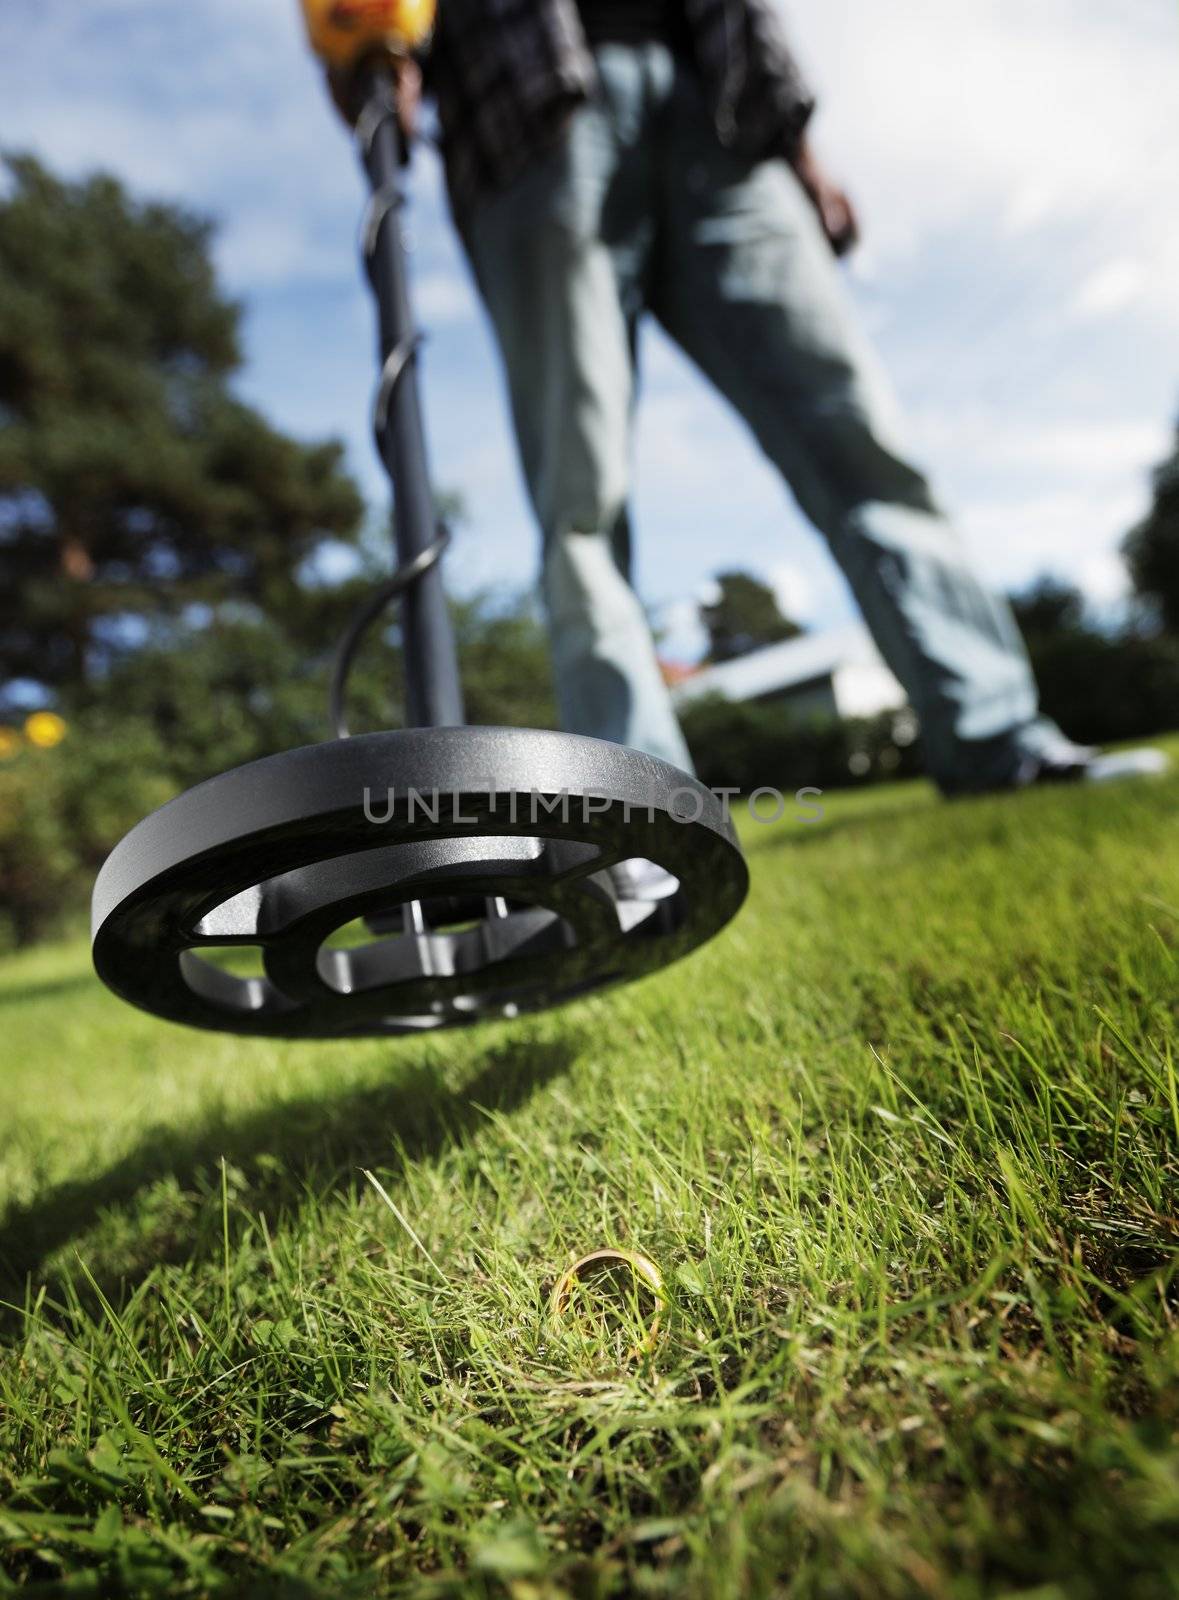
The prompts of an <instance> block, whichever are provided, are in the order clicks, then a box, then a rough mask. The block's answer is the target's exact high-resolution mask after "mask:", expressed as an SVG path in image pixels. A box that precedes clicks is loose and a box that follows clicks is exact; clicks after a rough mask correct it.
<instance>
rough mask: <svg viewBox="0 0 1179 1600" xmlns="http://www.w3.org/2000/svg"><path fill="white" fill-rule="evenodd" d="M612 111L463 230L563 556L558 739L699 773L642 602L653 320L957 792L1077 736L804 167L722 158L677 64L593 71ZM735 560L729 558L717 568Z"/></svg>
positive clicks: (580, 118)
mask: <svg viewBox="0 0 1179 1600" xmlns="http://www.w3.org/2000/svg"><path fill="white" fill-rule="evenodd" d="M597 59H598V67H599V76H600V85H599V90H598V93H597V95H596V96H595V97H594V99H593V100H592V101H591V102H590V103H589V104H587V105H585V106H583V107H581V108H579V109H578V110H577V111H576V112H575V114H574V115H573V117H572V120H571V123H570V126H569V129H568V132H567V135H566V137H565V138H564V139H563V140H562V141H561V142H560V143H559V144H558V145H557V146H556V147H555V148H553V149H551V150H550V151H548V152H546V154H545V155H544V156H542V157H541V158H539V159H538V160H537V161H536V162H534V163H533V164H532V166H531V167H530V168H529V169H528V170H527V171H526V173H525V174H524V176H523V177H522V178H521V179H519V180H518V181H517V182H516V183H515V184H513V185H512V186H511V187H510V188H509V189H507V190H504V191H499V192H495V193H492V194H489V195H486V196H484V197H482V198H481V199H480V200H479V201H478V202H477V203H476V204H475V205H474V206H473V207H472V208H470V209H469V210H468V211H467V212H465V213H464V214H460V215H457V216H456V222H457V225H458V229H459V233H460V235H461V237H462V239H463V242H464V245H465V247H466V250H467V254H468V256H469V258H470V261H471V265H472V269H473V271H474V274H475V279H476V282H477V284H478V286H479V291H480V293H481V295H482V297H483V300H484V302H485V304H486V306H487V309H488V312H489V314H490V316H491V320H492V322H493V324H494V327H495V331H496V334H497V337H498V341H499V345H500V349H501V351H502V354H503V359H504V365H505V368H506V373H507V380H508V387H509V391H510V396H511V405H512V412H513V417H514V422H515V429H516V436H517V440H518V443H519V449H520V456H521V460H522V464H523V469H524V476H525V479H526V481H527V485H528V490H529V493H530V495H531V499H532V504H533V506H534V507H535V511H536V515H537V518H538V520H539V523H540V527H541V530H542V534H543V566H542V579H541V584H542V593H543V598H544V603H545V608H546V613H547V617H548V622H549V629H550V635H551V640H552V652H553V664H554V672H555V677H556V685H557V696H558V703H559V707H560V714H561V719H562V723H563V725H564V726H565V727H566V728H567V729H569V730H570V731H572V732H577V733H588V734H593V735H595V736H597V737H599V738H604V739H612V740H616V741H618V742H620V743H622V744H629V745H633V746H636V747H638V748H639V749H642V750H646V751H648V752H650V753H651V754H653V755H657V756H662V757H663V758H664V759H665V760H668V761H671V762H672V763H674V764H675V765H677V766H680V767H683V768H685V769H688V770H690V758H689V756H688V752H687V749H686V747H685V744H684V739H683V735H682V734H681V732H680V728H679V725H678V723H677V721H676V717H675V713H674V711H673V709H672V705H671V701H670V698H669V696H668V693H667V690H666V688H665V687H664V685H663V682H662V679H661V676H660V672H659V668H658V665H657V663H656V659H655V648H654V643H653V641H652V638H651V633H650V629H649V627H648V624H647V620H646V617H645V615H644V612H643V609H642V607H641V605H640V603H639V600H638V598H637V596H636V595H635V592H634V590H633V589H632V588H631V585H630V582H629V554H630V550H629V546H630V539H629V527H628V523H627V511H626V503H627V492H628V477H629V454H630V451H629V445H630V440H629V434H630V419H631V409H632V404H633V401H634V389H635V375H634V351H635V335H636V329H637V325H638V319H639V317H640V315H641V313H642V312H644V311H650V312H651V313H652V314H653V315H654V316H656V317H657V318H658V319H659V321H660V323H661V324H662V325H663V327H664V328H665V329H666V331H667V333H668V334H669V335H670V336H671V338H672V339H673V340H675V342H676V343H677V344H678V345H679V346H680V347H681V349H683V350H684V351H685V352H686V353H687V355H688V356H689V357H690V358H691V359H692V360H693V361H694V362H695V363H696V365H697V366H698V367H699V368H700V370H701V371H702V372H703V373H704V374H705V375H706V376H707V377H708V378H709V379H711V381H712V382H713V383H714V384H715V385H716V387H717V388H718V389H719V390H720V392H721V393H722V394H723V395H725V396H726V397H727V398H728V399H729V400H730V401H731V402H732V404H733V405H734V406H735V408H736V409H737V411H738V412H739V413H740V414H741V415H742V416H743V417H744V419H745V421H746V422H747V423H748V424H749V426H750V427H751V428H752V430H753V432H754V434H755V436H756V438H757V439H758V441H759V443H760V444H761V446H762V449H763V450H764V451H765V453H766V455H767V456H768V457H769V458H770V460H771V461H772V462H774V464H775V465H776V466H777V467H778V468H779V470H780V471H781V473H782V475H783V477H784V478H785V479H786V482H787V483H788V484H789V486H790V488H791V489H792V491H793V493H794V495H795V497H796V499H797V500H798V502H799V504H800V506H801V507H802V509H803V510H804V512H805V513H806V515H807V516H808V517H809V518H810V520H811V521H812V522H813V523H814V524H815V526H816V527H817V528H818V529H820V530H821V532H822V533H823V534H824V535H825V536H826V538H827V540H828V542H829V544H830V547H831V551H832V554H833V555H834V557H835V559H836V561H837V562H838V563H839V565H840V567H841V568H842V569H843V572H844V574H845V575H846V577H847V580H848V582H849V584H850V585H851V588H852V591H853V593H854V594H855V597H856V600H857V602H858V604H859V606H860V608H861V610H862V612H863V615H864V618H865V621H866V622H867V624H868V626H869V628H870V629H871V631H872V634H873V636H874V638H875V640H876V643H877V645H878V647H879V649H880V652H881V654H882V655H883V657H884V659H885V660H886V661H887V662H888V664H889V666H890V667H891V669H892V671H893V672H894V673H895V675H896V677H897V678H898V679H899V680H900V682H901V683H902V684H903V686H904V688H905V690H906V692H907V694H908V696H909V699H910V701H911V703H912V705H913V707H914V709H915V710H916V712H917V713H918V715H919V717H920V719H921V726H922V732H923V737H924V742H925V748H926V752H927V760H928V764H929V767H930V770H931V772H932V774H933V776H934V777H935V778H936V779H937V781H938V782H939V783H940V784H941V785H942V787H943V788H945V789H947V790H950V791H960V790H967V789H976V788H986V787H990V786H993V785H998V784H1002V783H1004V782H1006V781H1008V780H1009V779H1010V778H1011V777H1012V776H1013V774H1014V773H1015V771H1016V770H1017V769H1018V768H1019V767H1020V765H1021V763H1022V762H1023V760H1024V758H1026V756H1027V755H1029V754H1034V753H1035V752H1036V751H1037V750H1040V749H1043V748H1045V747H1047V746H1051V745H1052V744H1053V743H1054V742H1056V741H1058V740H1060V739H1061V737H1062V736H1061V735H1060V734H1059V731H1058V730H1057V729H1056V728H1055V727H1054V725H1053V724H1051V723H1047V722H1045V721H1043V720H1042V719H1038V718H1037V701H1036V687H1035V683H1034V681H1033V679H1032V674H1031V670H1030V667H1029V664H1028V660H1027V656H1026V654H1025V651H1024V648H1023V644H1022V642H1021V640H1020V636H1019V633H1018V630H1017V628H1016V625H1015V622H1014V620H1013V618H1012V616H1011V613H1010V611H1009V609H1008V607H1007V605H1006V604H1005V603H1004V602H1003V601H1002V600H1000V599H999V598H997V597H996V596H993V595H991V594H989V593H988V592H987V591H986V590H985V589H984V588H983V587H982V586H981V585H980V584H979V583H978V581H977V580H976V578H975V577H974V576H973V575H972V573H971V571H970V569H969V567H968V566H967V564H966V560H965V557H964V554H963V551H962V548H961V545H960V543H959V540H958V537H957V535H956V533H955V530H954V529H953V527H952V526H951V525H950V523H949V522H948V521H947V520H946V518H945V516H944V515H943V513H942V512H941V510H940V509H939V508H938V506H937V504H936V502H935V500H934V498H933V496H932V494H931V491H930V488H929V485H928V483H927V482H926V480H925V478H924V477H923V476H922V474H921V472H920V471H919V470H918V469H917V468H916V467H914V466H913V465H912V464H911V463H910V462H909V461H908V460H907V458H906V457H905V455H904V454H903V452H902V449H901V447H900V445H899V443H898V440H897V437H896V434H897V420H896V415H895V406H894V402H893V398H892V395H891V392H890V390H889V386H888V383H887V381H886V379H885V377H884V374H883V373H882V371H881V369H880V367H879V365H878V363H877V360H876V358H875V356H874V353H873V351H872V350H871V348H870V347H869V345H868V343H867V342H866V340H865V339H864V337H863V336H862V334H861V332H860V330H859V328H858V326H857V324H856V321H855V319H854V317H853V315H852V312H851V308H850V306H849V304H848V302H847V300H846V299H845V297H844V293H843V289H842V284H841V282H840V279H839V275H838V272H837V270H836V267H835V263H834V259H833V257H832V254H831V251H830V248H829V246H828V245H827V243H826V241H825V239H824V238H823V236H822V233H821V231H820V229H819V225H818V222H817V219H816V217H815V214H814V210H813V208H812V206H811V205H810V203H809V201H808V200H807V198H806V196H805V195H804V193H803V192H802V189H801V188H800V186H799V184H798V182H797V180H796V179H795V177H794V174H793V172H792V171H791V169H790V167H789V166H788V165H787V163H786V162H785V161H782V160H766V161H758V162H751V161H749V160H748V159H747V158H744V157H742V156H740V155H738V154H736V153H734V152H732V151H730V150H727V149H725V148H724V147H722V146H721V144H720V143H719V141H718V140H717V138H716V135H715V133H714V131H713V128H712V124H711V122H710V119H709V117H708V114H707V111H706V110H705V107H704V104H703V100H702V98H701V95H700V92H699V90H698V88H697V85H696V81H695V78H694V76H693V74H692V73H691V72H690V71H689V70H688V69H686V68H684V67H683V66H680V65H677V63H676V62H675V61H674V59H673V58H672V56H671V54H670V52H669V51H667V50H666V49H665V48H664V47H662V46H661V45H657V44H651V45H645V46H641V47H632V46H622V45H607V46H604V47H602V48H601V49H599V51H598V53H597ZM721 556H722V552H721V551H720V550H719V549H718V557H721Z"/></svg>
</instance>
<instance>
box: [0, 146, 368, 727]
mask: <svg viewBox="0 0 1179 1600" xmlns="http://www.w3.org/2000/svg"><path fill="white" fill-rule="evenodd" d="M5 167H6V168H7V184H6V187H5V189H4V190H3V191H2V195H3V197H2V198H0V697H2V696H3V692H4V685H5V684H10V683H11V682H12V680H14V679H18V678H28V679H32V680H34V681H35V682H37V683H39V684H41V685H44V686H45V687H46V688H47V689H48V690H50V691H57V692H64V693H65V694H66V695H67V697H68V696H69V694H70V692H71V691H74V690H77V689H79V688H82V687H84V686H85V685H86V684H87V683H88V682H90V681H92V680H93V679H95V678H96V677H101V676H102V675H103V674H104V672H105V671H106V670H107V668H109V667H110V666H111V665H112V664H114V663H115V662H117V661H118V660H119V659H121V658H122V657H125V656H126V654H127V653H128V652H129V651H130V650H132V649H133V648H135V647H136V646H138V645H140V644H142V643H143V642H144V641H145V640H146V639H153V640H156V641H158V640H160V639H161V638H163V637H166V636H167V634H168V631H169V629H170V628H173V627H174V626H175V624H176V623H177V621H178V620H179V619H181V618H183V617H184V616H185V615H189V616H191V615H192V608H193V607H194V605H200V604H204V605H210V606H215V605H217V604H219V603H220V602H223V601H225V600H226V599H228V598H230V597H232V598H233V599H234V600H235V601H238V602H244V603H246V604H247V605H252V606H254V607H257V608H260V609H262V610H264V611H265V612H266V613H267V614H269V615H270V616H271V617H275V618H278V619H282V618H283V617H284V615H286V614H288V613H290V614H292V615H300V614H302V613H304V612H305V610H306V597H305V596H300V593H299V590H298V583H297V573H298V571H299V568H300V565H301V563H302V562H304V561H305V560H306V559H307V558H308V557H309V556H310V555H311V554H312V552H313V551H314V550H315V549H316V548H317V546H319V545H320V544H321V543H322V542H323V541H324V540H326V539H337V540H338V539H343V540H353V539H355V537H356V536H357V534H358V531H359V527H360V522H361V517H362V511H363V507H362V504H361V501H360V497H359V495H358V493H357V490H356V488H355V486H354V484H353V483H352V481H351V479H350V478H349V477H348V476H347V475H346V473H345V472H344V470H343V467H342V464H341V458H342V449H341V446H340V445H339V444H338V443H335V442H327V443H318V444H311V445H307V444H303V443H300V442H297V441H295V440H293V439H290V438H287V437H286V436H285V435H283V434H282V433H280V432H278V431H277V430H276V429H275V428H273V427H272V426H271V425H270V424H269V423H268V422H267V421H266V420H265V419H264V418H263V417H262V416H260V415H259V414H258V412H256V411H254V410H252V409H251V408H250V407H249V406H247V405H245V404H244V403H243V402H242V401H241V400H240V399H238V398H237V397H236V396H235V394H234V393H233V390H232V386H231V385H232V379H233V377H234V374H235V373H236V372H237V370H238V369H239V367H240V365H241V352H240V345H239V340H238V324H239V318H240V312H239V308H238V307H237V306H236V305H235V304H234V303H233V302H232V301H230V300H229V299H228V298H226V296H225V295H224V293H223V292H222V291H221V290H220V289H219V287H218V285H217V282H216V278H215V274H214V270H213V266H212V263H211V260H210V255H209V244H210V226H209V224H208V223H207V222H205V221H203V220H201V219H199V218H196V217H193V216H190V215H188V214H187V213H185V212H184V211H182V210H179V209H177V208H176V207H174V206H170V205H161V204H144V203H140V202H138V201H135V200H133V199H132V198H130V197H129V196H128V195H127V194H126V192H125V191H124V190H123V188H122V187H121V186H120V184H119V183H118V182H117V181H115V180H114V179H112V178H109V177H103V176H97V177H92V178H89V179H86V180H84V181H81V182H78V183H65V182H62V181H60V180H59V179H57V178H55V177H54V176H52V175H51V174H50V173H49V172H48V171H46V169H45V168H44V167H42V166H41V165H40V164H39V163H38V162H36V161H35V160H32V159H30V158H27V157H23V158H10V159H8V160H7V161H6V162H5Z"/></svg>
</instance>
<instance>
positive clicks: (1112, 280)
mask: <svg viewBox="0 0 1179 1600" xmlns="http://www.w3.org/2000/svg"><path fill="white" fill-rule="evenodd" d="M1149 284H1150V276H1149V274H1148V272H1147V270H1146V267H1145V266H1144V265H1143V263H1142V262H1141V261H1137V260H1135V259H1134V258H1133V257H1132V256H1119V257H1118V258H1117V259H1116V260H1114V261H1107V262H1105V264H1104V265H1103V266H1100V267H1097V268H1095V270H1094V271H1093V272H1091V273H1090V274H1089V276H1088V277H1087V278H1085V279H1084V280H1083V281H1082V282H1081V284H1080V285H1079V286H1078V288H1077V292H1076V294H1075V295H1074V297H1073V300H1072V304H1071V305H1070V307H1069V309H1070V311H1071V312H1072V313H1073V315H1074V316H1076V317H1080V318H1082V319H1085V318H1089V317H1108V316H1110V315H1111V314H1112V313H1113V312H1115V311H1124V310H1125V308H1126V307H1127V306H1129V305H1133V303H1134V301H1135V300H1138V299H1141V297H1142V296H1143V294H1144V293H1145V292H1146V290H1147V288H1148V287H1149Z"/></svg>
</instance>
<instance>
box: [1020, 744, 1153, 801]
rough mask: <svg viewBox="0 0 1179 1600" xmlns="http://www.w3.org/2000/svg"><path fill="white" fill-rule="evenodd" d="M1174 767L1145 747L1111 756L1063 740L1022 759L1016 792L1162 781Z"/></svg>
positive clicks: (1121, 751)
mask: <svg viewBox="0 0 1179 1600" xmlns="http://www.w3.org/2000/svg"><path fill="white" fill-rule="evenodd" d="M1170 765H1171V761H1170V757H1169V756H1168V755H1167V754H1166V752H1165V751H1163V750H1153V749H1151V748H1150V747H1149V746H1143V747H1142V748H1141V749H1137V750H1115V751H1112V752H1111V753H1110V754H1108V755H1102V754H1101V753H1100V751H1097V750H1092V749H1089V748H1088V747H1087V746H1085V745H1079V744H1071V743H1070V742H1069V741H1068V740H1062V741H1061V743H1060V745H1059V746H1056V745H1054V746H1053V747H1052V748H1051V749H1049V750H1048V751H1046V752H1045V753H1044V754H1042V755H1027V756H1025V757H1024V758H1023V760H1022V762H1021V763H1020V766H1019V768H1018V769H1017V771H1016V774H1015V777H1014V779H1013V780H1012V783H1011V787H1012V788H1013V789H1027V788H1030V787H1031V785H1032V784H1035V783H1116V782H1118V781H1119V780H1120V779H1122V778H1157V777H1161V776H1162V774H1163V773H1164V772H1166V771H1167V770H1168V769H1169V767H1170Z"/></svg>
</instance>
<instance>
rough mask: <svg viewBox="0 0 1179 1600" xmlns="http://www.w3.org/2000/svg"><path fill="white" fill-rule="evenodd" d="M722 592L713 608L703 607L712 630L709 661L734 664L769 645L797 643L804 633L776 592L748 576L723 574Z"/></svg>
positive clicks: (720, 578) (703, 616)
mask: <svg viewBox="0 0 1179 1600" xmlns="http://www.w3.org/2000/svg"><path fill="white" fill-rule="evenodd" d="M716 584H717V588H718V590H719V593H718V595H717V598H716V599H715V600H714V601H713V602H712V603H711V604H710V605H702V606H701V607H700V620H701V622H703V624H704V626H705V628H706V629H707V630H708V659H709V660H710V661H715V662H720V661H732V660H734V659H735V658H736V657H737V656H744V655H748V654H749V652H750V651H751V650H760V649H761V648H762V647H763V646H764V645H767V644H778V643H780V642H781V641H782V640H783V639H796V638H797V637H798V635H799V634H800V633H801V632H802V629H801V628H800V627H799V626H798V624H797V623H796V622H792V621H791V620H790V618H789V617H785V616H783V615H782V611H781V608H780V607H779V605H778V601H777V598H776V596H775V594H774V591H773V590H772V589H771V588H770V587H769V585H768V584H765V583H762V582H761V581H760V580H759V579H758V578H755V577H753V576H752V575H751V574H750V573H748V572H720V573H718V574H717V577H716Z"/></svg>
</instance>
